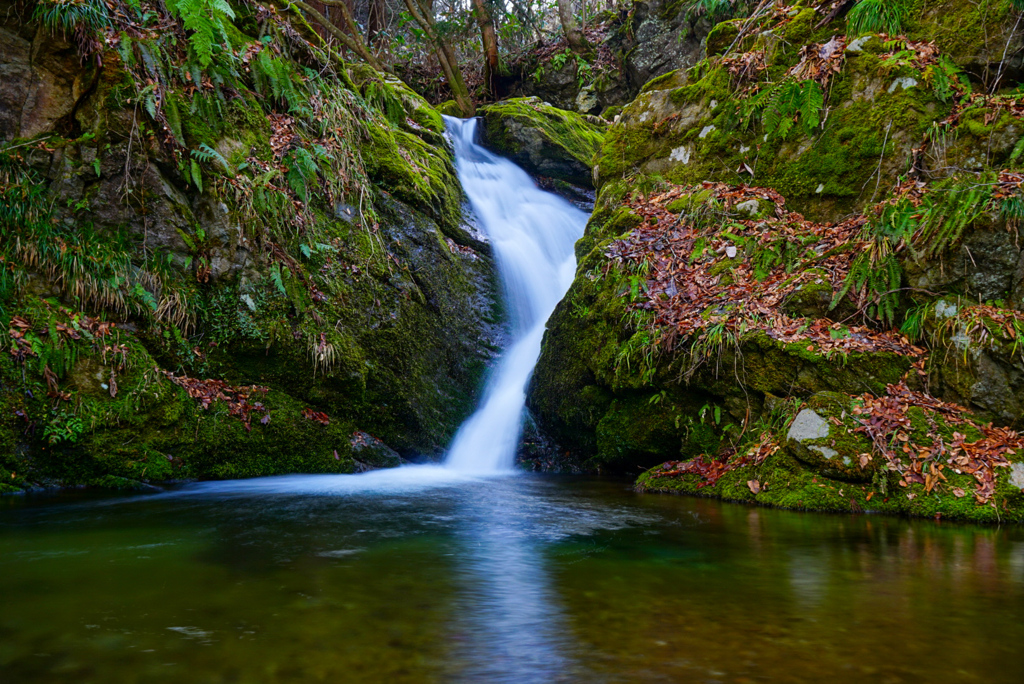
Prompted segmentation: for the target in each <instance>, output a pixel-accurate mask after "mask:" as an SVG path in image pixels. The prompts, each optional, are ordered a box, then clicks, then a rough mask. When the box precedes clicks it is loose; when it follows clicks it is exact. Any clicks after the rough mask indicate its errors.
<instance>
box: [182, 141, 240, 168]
mask: <svg viewBox="0 0 1024 684" xmlns="http://www.w3.org/2000/svg"><path fill="white" fill-rule="evenodd" d="M191 154H192V158H193V159H195V160H197V161H200V162H203V163H204V164H209V163H210V162H214V161H215V162H217V163H218V164H220V166H221V168H222V169H223V170H224V171H227V172H228V173H231V165H230V164H229V163H228V160H227V159H225V158H224V155H222V154H221V153H220V152H218V151H217V150H215V149H213V148H212V147H210V146H209V145H207V144H206V143H200V144H199V149H196V150H191Z"/></svg>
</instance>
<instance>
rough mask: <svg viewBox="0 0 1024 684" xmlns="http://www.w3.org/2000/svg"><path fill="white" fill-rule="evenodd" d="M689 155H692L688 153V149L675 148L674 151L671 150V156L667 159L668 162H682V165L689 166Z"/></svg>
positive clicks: (684, 147)
mask: <svg viewBox="0 0 1024 684" xmlns="http://www.w3.org/2000/svg"><path fill="white" fill-rule="evenodd" d="M691 154H692V153H691V152H690V148H689V147H686V146H683V147H677V148H676V149H674V150H672V154H670V155H669V156H668V158H669V161H677V162H682V163H683V164H689V163H690V155H691Z"/></svg>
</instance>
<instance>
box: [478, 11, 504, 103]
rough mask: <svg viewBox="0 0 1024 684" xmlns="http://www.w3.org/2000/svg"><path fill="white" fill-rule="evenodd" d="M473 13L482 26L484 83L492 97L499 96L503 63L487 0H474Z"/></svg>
mask: <svg viewBox="0 0 1024 684" xmlns="http://www.w3.org/2000/svg"><path fill="white" fill-rule="evenodd" d="M473 13H474V14H475V15H476V23H477V24H478V25H479V26H480V41H481V43H482V44H483V49H484V83H486V84H487V92H488V93H490V94H491V97H494V98H499V97H501V93H500V92H499V87H498V76H499V75H500V74H501V63H500V61H499V60H498V38H497V36H495V34H494V19H493V18H492V17H491V13H490V11H489V10H488V9H487V0H473Z"/></svg>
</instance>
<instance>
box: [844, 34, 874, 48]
mask: <svg viewBox="0 0 1024 684" xmlns="http://www.w3.org/2000/svg"><path fill="white" fill-rule="evenodd" d="M869 40H871V36H861V37H860V38H858V39H857V40H855V41H853V42H852V43H850V44H849V45H847V46H846V51H847V52H864V44H865V43H867V42H868V41H869Z"/></svg>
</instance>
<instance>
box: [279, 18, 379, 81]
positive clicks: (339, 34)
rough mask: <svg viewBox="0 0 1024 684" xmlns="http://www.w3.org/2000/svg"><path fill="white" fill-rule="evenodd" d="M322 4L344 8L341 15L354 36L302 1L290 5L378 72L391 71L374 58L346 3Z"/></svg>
mask: <svg viewBox="0 0 1024 684" xmlns="http://www.w3.org/2000/svg"><path fill="white" fill-rule="evenodd" d="M320 3H321V4H323V5H328V6H330V7H340V8H342V10H341V14H342V16H343V17H344V18H345V23H346V25H347V26H348V27H349V30H350V31H352V35H349V34H347V33H345V32H344V31H342V30H341V29H340V28H338V27H337V26H335V25H334V23H333V22H332V21H331V20H329V19H328V18H327V17H325V16H324V15H322V14H320V13H319V12H317V11H316V10H315V9H313V8H312V7H310V6H309V5H308V4H306V3H305V2H302V0H291V2H289V5H291V6H294V7H297V8H299V9H300V10H302V12H303V13H304V14H305V15H306V16H307V17H309V18H310V19H312V20H313V21H315V22H316V23H317V24H319V25H320V26H322V27H323V28H324V29H325V30H326V31H327V32H328V33H330V34H331V35H332V36H333V37H335V38H337V39H338V41H339V42H340V43H341V44H342V45H344V46H345V47H347V48H348V49H349V50H351V51H352V52H354V53H356V54H357V55H359V56H360V57H361V58H362V59H363V61H365V62H366V63H367V64H369V65H370V66H372V67H373V68H374V69H376V70H377V71H389V69H387V67H385V66H384V65H382V64H381V63H380V62H378V61H377V58H376V57H374V56H373V53H372V52H370V49H369V48H368V47H366V43H365V42H364V41H363V35H362V34H361V33H360V32H359V27H358V26H356V23H355V20H354V19H352V13H351V12H349V11H348V6H347V5H345V3H344V2H341V1H340V0H327V1H326V2H325V0H320Z"/></svg>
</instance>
